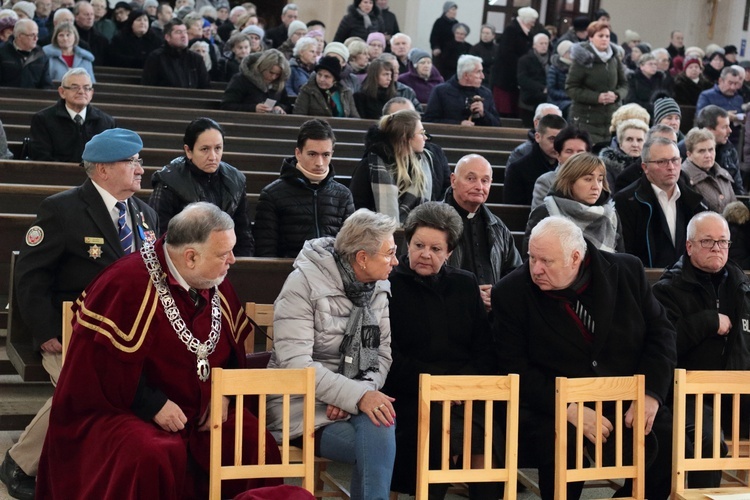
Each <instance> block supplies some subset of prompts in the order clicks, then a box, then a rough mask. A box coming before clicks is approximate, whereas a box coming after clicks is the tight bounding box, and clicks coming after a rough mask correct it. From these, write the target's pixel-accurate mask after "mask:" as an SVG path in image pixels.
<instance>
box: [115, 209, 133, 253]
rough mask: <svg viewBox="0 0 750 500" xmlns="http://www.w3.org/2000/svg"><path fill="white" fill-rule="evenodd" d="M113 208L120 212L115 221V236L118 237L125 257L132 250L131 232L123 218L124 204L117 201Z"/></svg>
mask: <svg viewBox="0 0 750 500" xmlns="http://www.w3.org/2000/svg"><path fill="white" fill-rule="evenodd" d="M115 206H116V207H117V210H119V211H120V215H119V217H118V219H117V234H118V235H119V236H120V245H122V251H123V252H125V255H128V254H129V253H130V252H131V251H132V249H133V231H132V230H131V229H130V227H129V226H128V221H127V219H126V218H125V214H126V210H125V203H123V202H122V201H118V202H117V203H115Z"/></svg>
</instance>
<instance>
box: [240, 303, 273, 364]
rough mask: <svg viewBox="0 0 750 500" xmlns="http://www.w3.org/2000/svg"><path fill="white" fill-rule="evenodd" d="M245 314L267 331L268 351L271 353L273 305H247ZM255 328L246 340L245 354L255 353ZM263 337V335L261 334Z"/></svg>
mask: <svg viewBox="0 0 750 500" xmlns="http://www.w3.org/2000/svg"><path fill="white" fill-rule="evenodd" d="M245 314H247V315H248V316H249V317H250V318H251V319H252V320H253V321H255V322H256V323H257V324H258V326H262V327H263V328H264V329H265V330H266V334H267V335H268V337H266V350H267V351H270V350H271V348H272V347H273V304H258V303H255V302H246V303H245ZM256 333H260V332H256V331H255V328H253V331H252V333H250V335H248V337H247V339H246V340H245V352H247V353H251V352H255V335H256ZM261 335H262V334H261Z"/></svg>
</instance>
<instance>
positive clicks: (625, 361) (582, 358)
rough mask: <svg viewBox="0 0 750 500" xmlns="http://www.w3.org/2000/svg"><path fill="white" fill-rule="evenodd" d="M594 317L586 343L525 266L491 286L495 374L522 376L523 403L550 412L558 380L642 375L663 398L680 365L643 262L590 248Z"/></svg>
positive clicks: (648, 387) (672, 333)
mask: <svg viewBox="0 0 750 500" xmlns="http://www.w3.org/2000/svg"><path fill="white" fill-rule="evenodd" d="M587 247H588V248H587V253H588V255H589V256H590V257H591V264H590V269H591V284H590V286H591V287H593V288H592V290H593V292H594V293H593V297H594V305H593V307H591V308H590V309H591V310H590V311H589V312H590V313H591V315H592V317H593V319H594V321H595V324H596V327H595V333H594V340H593V342H592V343H587V342H586V341H585V340H584V339H583V336H582V335H581V334H580V332H579V330H578V329H577V328H574V327H571V325H572V324H573V322H572V319H571V318H570V317H569V316H567V313H565V311H564V310H563V307H562V303H561V301H559V300H556V299H552V298H550V297H549V295H548V294H546V293H544V292H542V291H541V290H540V289H539V287H537V286H536V285H535V284H534V283H533V282H532V281H531V277H530V275H529V263H528V261H527V262H526V263H524V264H523V265H522V266H521V267H519V268H517V269H516V270H515V271H513V272H512V273H510V274H509V275H508V276H506V277H505V278H503V279H502V280H500V282H499V283H497V284H496V285H495V286H494V287H493V289H492V311H493V313H494V321H495V324H494V334H495V337H496V341H497V348H498V357H499V365H500V371H502V372H504V373H518V374H519V375H520V376H521V405H522V406H525V407H527V408H529V409H531V410H533V411H538V412H543V413H546V414H548V415H554V402H555V378H556V377H560V376H562V377H576V378H578V377H609V376H630V375H633V374H637V373H642V374H644V375H646V392H647V394H650V395H651V396H654V397H655V398H656V399H658V400H659V401H661V402H662V403H664V402H665V399H666V397H667V394H668V393H669V390H670V388H671V384H672V372H673V370H674V368H675V365H676V362H677V352H676V346H675V337H676V334H675V330H674V327H673V326H672V324H671V323H670V322H669V320H668V319H667V316H666V313H665V311H664V308H663V307H662V306H661V304H659V302H658V301H657V300H656V299H655V298H654V295H653V294H652V293H651V287H650V286H649V284H648V281H647V279H646V275H645V273H644V271H643V266H642V265H641V263H640V262H639V261H638V259H636V258H635V257H633V256H632V255H627V254H613V253H607V252H600V251H599V250H596V249H595V248H594V247H593V246H592V245H590V244H588V245H587Z"/></svg>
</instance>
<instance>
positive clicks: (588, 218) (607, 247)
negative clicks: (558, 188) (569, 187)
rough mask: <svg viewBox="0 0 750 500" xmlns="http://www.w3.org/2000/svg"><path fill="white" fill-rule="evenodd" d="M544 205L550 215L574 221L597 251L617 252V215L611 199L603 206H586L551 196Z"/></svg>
mask: <svg viewBox="0 0 750 500" xmlns="http://www.w3.org/2000/svg"><path fill="white" fill-rule="evenodd" d="M544 205H545V206H546V207H547V212H549V214H550V215H562V216H563V217H566V218H568V219H570V220H571V221H573V222H574V223H575V225H576V226H578V227H579V228H581V231H583V235H584V236H585V237H586V239H587V240H589V241H590V242H591V243H592V244H593V245H594V246H595V247H596V248H597V249H599V250H603V251H605V252H615V251H616V250H615V248H616V247H617V214H616V213H615V206H614V203H612V200H611V199H610V200H607V202H605V203H604V204H602V205H585V204H583V203H579V202H577V201H575V200H571V199H569V198H563V197H561V196H555V195H549V196H547V197H546V198H544Z"/></svg>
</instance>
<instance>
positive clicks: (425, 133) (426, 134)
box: [417, 129, 430, 137]
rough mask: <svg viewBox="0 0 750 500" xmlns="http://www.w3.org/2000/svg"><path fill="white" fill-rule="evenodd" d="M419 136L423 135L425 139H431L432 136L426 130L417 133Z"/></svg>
mask: <svg viewBox="0 0 750 500" xmlns="http://www.w3.org/2000/svg"><path fill="white" fill-rule="evenodd" d="M417 134H419V135H423V136H425V137H429V136H430V134H428V133H427V131H426V130H425V129H422V130H420V131H419V132H417Z"/></svg>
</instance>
